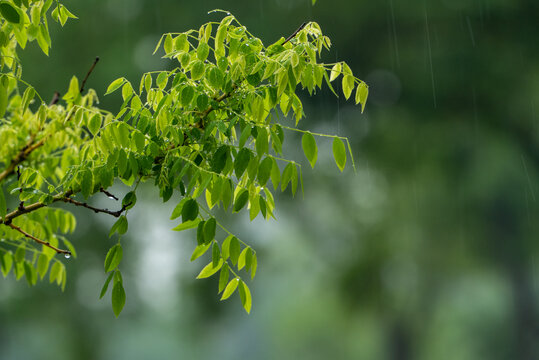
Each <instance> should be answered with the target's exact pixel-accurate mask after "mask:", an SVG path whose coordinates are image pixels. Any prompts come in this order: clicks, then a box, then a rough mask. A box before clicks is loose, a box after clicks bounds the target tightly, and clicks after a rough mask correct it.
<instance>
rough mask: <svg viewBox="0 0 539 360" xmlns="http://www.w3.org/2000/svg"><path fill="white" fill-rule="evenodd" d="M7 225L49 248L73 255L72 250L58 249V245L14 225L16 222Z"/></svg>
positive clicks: (59, 252)
mask: <svg viewBox="0 0 539 360" xmlns="http://www.w3.org/2000/svg"><path fill="white" fill-rule="evenodd" d="M6 225H7V226H9V227H10V228H12V229H14V230H17V231H18V232H20V233H21V234H23V235H24V236H25V237H27V238H29V239H32V240H34V241H35V242H37V243H39V244H41V245H43V246H46V247H48V248H51V249H52V250H54V251H56V253H57V254H65V255H69V256H71V251H69V250H62V249H58V248H57V247H55V246H53V245H51V244H50V243H49V242H48V241H43V240H41V239H38V238H36V237H35V236H33V235H30V234H29V233H27V232H26V231H24V230H23V229H21V228H20V227H18V226H17V225H14V224H11V223H10V224H6Z"/></svg>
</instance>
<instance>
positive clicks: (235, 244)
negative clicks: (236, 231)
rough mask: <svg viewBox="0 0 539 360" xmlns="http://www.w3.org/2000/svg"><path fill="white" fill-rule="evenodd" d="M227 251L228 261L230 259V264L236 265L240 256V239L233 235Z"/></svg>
mask: <svg viewBox="0 0 539 360" xmlns="http://www.w3.org/2000/svg"><path fill="white" fill-rule="evenodd" d="M229 253H230V261H232V264H234V265H236V264H237V263H238V258H239V257H240V241H239V240H238V238H237V237H235V236H233V237H232V239H231V240H230V247H229Z"/></svg>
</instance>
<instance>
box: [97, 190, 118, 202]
mask: <svg viewBox="0 0 539 360" xmlns="http://www.w3.org/2000/svg"><path fill="white" fill-rule="evenodd" d="M99 191H101V192H102V193H103V194H105V195H107V196H108V197H109V198H111V199H114V200H116V201H118V200H119V199H118V198H117V197H116V196H114V195H113V194H111V193H110V192H108V191H107V190H105V189H103V188H100V189H99Z"/></svg>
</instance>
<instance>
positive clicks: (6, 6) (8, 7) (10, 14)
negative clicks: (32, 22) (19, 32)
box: [0, 1, 21, 24]
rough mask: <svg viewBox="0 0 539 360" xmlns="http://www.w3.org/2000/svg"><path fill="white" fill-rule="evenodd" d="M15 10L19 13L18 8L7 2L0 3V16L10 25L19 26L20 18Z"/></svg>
mask: <svg viewBox="0 0 539 360" xmlns="http://www.w3.org/2000/svg"><path fill="white" fill-rule="evenodd" d="M17 10H19V11H20V9H19V8H17V7H16V6H15V5H13V4H11V3H9V2H7V1H1V2H0V14H1V15H2V17H3V18H4V19H6V20H7V21H9V22H10V23H14V24H19V23H20V22H21V16H20V14H19V11H17Z"/></svg>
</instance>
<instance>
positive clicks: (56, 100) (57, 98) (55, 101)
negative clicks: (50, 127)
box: [49, 91, 60, 106]
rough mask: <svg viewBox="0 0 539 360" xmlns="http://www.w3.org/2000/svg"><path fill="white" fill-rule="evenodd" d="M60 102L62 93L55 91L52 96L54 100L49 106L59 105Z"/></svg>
mask: <svg viewBox="0 0 539 360" xmlns="http://www.w3.org/2000/svg"><path fill="white" fill-rule="evenodd" d="M59 100H60V93H59V92H58V91H55V92H54V95H53V96H52V100H51V102H50V103H49V106H52V105H54V104H56V103H58V101H59Z"/></svg>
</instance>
